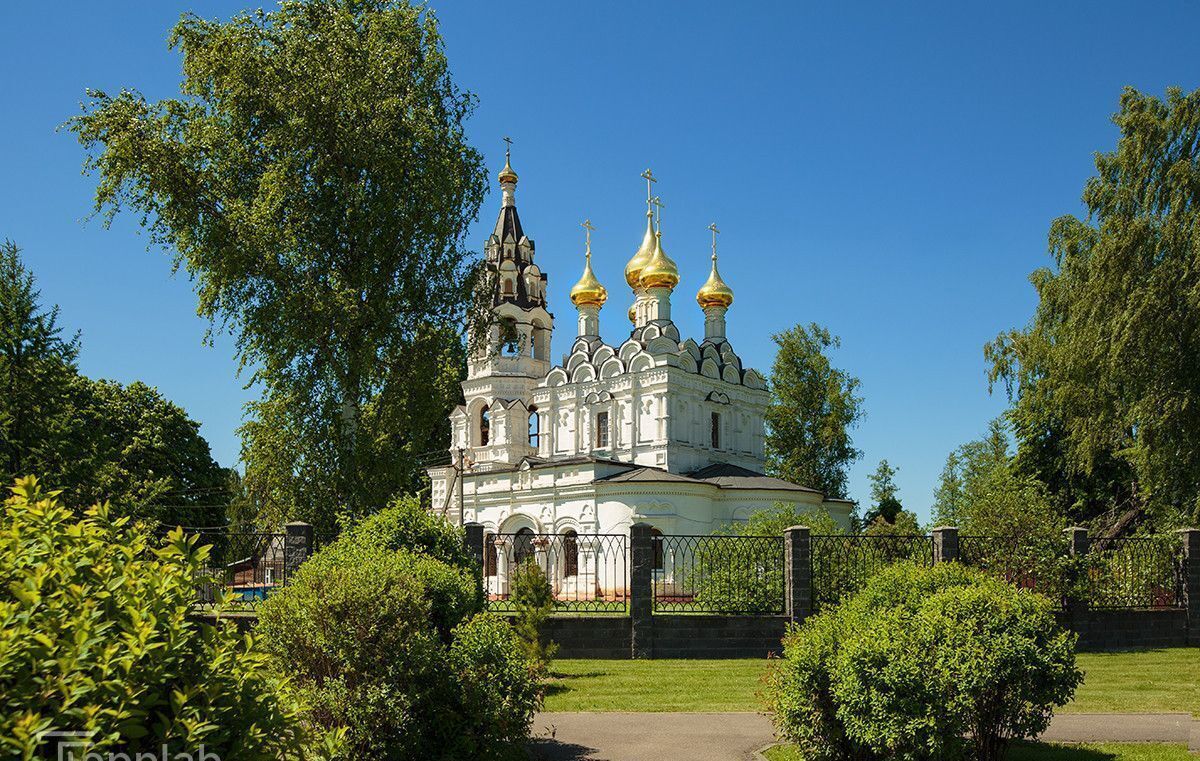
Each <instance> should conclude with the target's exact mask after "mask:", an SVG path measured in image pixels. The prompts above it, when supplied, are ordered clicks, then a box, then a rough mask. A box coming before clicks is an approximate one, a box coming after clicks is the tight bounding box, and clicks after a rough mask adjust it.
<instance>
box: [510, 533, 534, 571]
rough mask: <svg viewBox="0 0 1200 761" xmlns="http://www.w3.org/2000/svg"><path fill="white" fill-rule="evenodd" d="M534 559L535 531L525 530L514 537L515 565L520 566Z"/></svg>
mask: <svg viewBox="0 0 1200 761" xmlns="http://www.w3.org/2000/svg"><path fill="white" fill-rule="evenodd" d="M531 557H533V529H531V528H523V529H520V530H519V531H517V533H516V536H514V537H513V563H514V564H515V565H520V564H521V563H524V562H525V560H526V559H527V558H531Z"/></svg>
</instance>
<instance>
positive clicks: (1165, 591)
mask: <svg viewBox="0 0 1200 761" xmlns="http://www.w3.org/2000/svg"><path fill="white" fill-rule="evenodd" d="M1083 572H1084V574H1085V576H1084V579H1083V583H1082V585H1081V586H1082V590H1081V591H1082V594H1083V597H1084V600H1085V601H1086V602H1087V604H1088V606H1089V607H1092V608H1178V607H1181V606H1182V605H1183V602H1184V595H1183V581H1184V557H1183V545H1182V543H1181V542H1180V541H1179V538H1178V537H1175V536H1147V537H1129V538H1120V539H1104V540H1097V541H1096V542H1094V543H1093V544H1092V547H1091V548H1090V549H1089V551H1088V554H1087V555H1086V560H1085V563H1084V571H1083Z"/></svg>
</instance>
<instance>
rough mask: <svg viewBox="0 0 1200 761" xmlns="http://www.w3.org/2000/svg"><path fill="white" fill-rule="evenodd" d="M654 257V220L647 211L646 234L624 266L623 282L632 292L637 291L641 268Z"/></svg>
mask: <svg viewBox="0 0 1200 761" xmlns="http://www.w3.org/2000/svg"><path fill="white" fill-rule="evenodd" d="M652 256H654V218H653V216H652V215H651V214H650V212H649V211H647V212H646V234H645V235H643V236H642V245H640V246H638V250H637V253H635V254H634V255H633V258H632V259H630V260H629V263H628V264H626V265H625V282H626V283H629V287H630V288H632V289H633V290H635V291H636V290H637V289H638V281H639V280H640V278H641V274H642V268H644V267H645V266H646V263H647V262H649V261H650V257H652Z"/></svg>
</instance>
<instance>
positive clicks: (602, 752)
mask: <svg viewBox="0 0 1200 761" xmlns="http://www.w3.org/2000/svg"><path fill="white" fill-rule="evenodd" d="M1197 727H1200V722H1193V720H1192V717H1191V716H1190V715H1189V714H1184V713H1170V714H1146V713H1143V714H1127V713H1122V714H1060V715H1057V716H1055V717H1054V720H1053V722H1052V723H1051V724H1050V729H1049V730H1048V731H1047V732H1046V734H1045V735H1043V736H1042V739H1044V740H1048V741H1053V742H1167V743H1187V742H1189V741H1191V742H1192V743H1193V748H1194V749H1200V731H1197ZM533 735H534V738H535V739H534V741H533V743H532V744H531V751H532V756H533V758H534V759H535V761H742V760H744V759H751V758H753V757H754V752H755V751H756V750H758V749H759V748H762V747H763V746H765V745H768V744H770V743H771V741H772V739H773V737H774V731H773V729H772V726H771V721H770V719H768V718H767V717H765V716H761V715H759V714H755V713H615V712H614V713H542V714H538V715H537V717H536V718H535V719H534V722H533Z"/></svg>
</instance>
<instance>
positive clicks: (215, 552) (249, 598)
mask: <svg viewBox="0 0 1200 761" xmlns="http://www.w3.org/2000/svg"><path fill="white" fill-rule="evenodd" d="M188 533H189V534H193V535H195V536H198V537H199V538H200V544H201V545H206V544H207V545H210V547H211V549H210V550H209V555H208V559H207V560H206V561H205V563H204V567H203V568H201V570H200V572H199V574H198V576H199V588H198V600H197V603H198V605H199V606H200V607H202V608H212V607H215V606H216V604H217V602H218V601H219V600H220V599H221V598H222V596H223V595H225V594H226V593H230V594H232V595H233V597H234V600H233V604H232V606H231V609H232V610H234V611H239V610H240V611H250V610H254V609H255V607H256V606H257V605H258V603H260V602H262V601H263V600H264V599H266V597H267V595H268V594H270V593H271V591H272V590H274V589H276V588H278V587H281V586H283V585H284V584H286V583H287V570H286V565H285V563H284V545H285V542H286V541H287V535H286V534H279V533H265V532H230V531H225V530H199V531H188Z"/></svg>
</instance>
